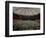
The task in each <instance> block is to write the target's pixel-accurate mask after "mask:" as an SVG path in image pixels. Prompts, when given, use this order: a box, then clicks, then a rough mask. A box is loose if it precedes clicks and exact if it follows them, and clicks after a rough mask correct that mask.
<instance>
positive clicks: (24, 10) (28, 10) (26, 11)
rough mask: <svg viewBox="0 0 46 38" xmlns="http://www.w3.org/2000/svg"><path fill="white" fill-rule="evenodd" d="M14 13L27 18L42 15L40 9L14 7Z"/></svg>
mask: <svg viewBox="0 0 46 38" xmlns="http://www.w3.org/2000/svg"><path fill="white" fill-rule="evenodd" d="M13 13H14V14H19V15H26V16H27V15H28V16H30V15H37V14H39V13H40V8H28V7H13Z"/></svg>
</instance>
